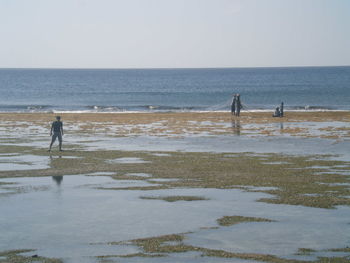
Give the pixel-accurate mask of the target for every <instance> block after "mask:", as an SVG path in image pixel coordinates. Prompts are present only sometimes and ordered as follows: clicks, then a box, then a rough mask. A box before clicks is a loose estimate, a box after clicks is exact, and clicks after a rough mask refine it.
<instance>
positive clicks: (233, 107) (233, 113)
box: [231, 94, 237, 115]
mask: <svg viewBox="0 0 350 263" xmlns="http://www.w3.org/2000/svg"><path fill="white" fill-rule="evenodd" d="M236 101H237V95H236V94H233V98H232V103H231V114H232V115H236Z"/></svg>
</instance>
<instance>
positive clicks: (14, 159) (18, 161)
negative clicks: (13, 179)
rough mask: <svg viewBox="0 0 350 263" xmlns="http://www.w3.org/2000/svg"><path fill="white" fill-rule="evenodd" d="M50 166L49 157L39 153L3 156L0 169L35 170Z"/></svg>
mask: <svg viewBox="0 0 350 263" xmlns="http://www.w3.org/2000/svg"><path fill="white" fill-rule="evenodd" d="M46 168H49V158H48V157H47V156H39V155H30V154H28V155H10V156H1V158H0V171H16V170H33V169H46Z"/></svg>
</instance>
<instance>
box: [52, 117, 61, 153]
mask: <svg viewBox="0 0 350 263" xmlns="http://www.w3.org/2000/svg"><path fill="white" fill-rule="evenodd" d="M50 136H52V139H51V143H50V148H49V152H50V151H51V147H52V145H53V143H54V142H55V141H56V138H58V142H59V150H60V151H62V136H63V123H62V122H61V117H60V116H56V121H54V122H53V123H52V125H51V130H50Z"/></svg>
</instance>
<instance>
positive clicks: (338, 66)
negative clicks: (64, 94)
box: [0, 64, 350, 70]
mask: <svg viewBox="0 0 350 263" xmlns="http://www.w3.org/2000/svg"><path fill="white" fill-rule="evenodd" d="M341 67H350V64H349V65H330V66H327V65H324V66H310V65H309V66H256V67H254V66H246V67H245V66H243V67H154V68H153V67H144V68H137V67H125V68H117V67H116V68H112V67H105V68H104V67H97V68H94V67H86V68H85V67H0V70H9V69H23V70H27V69H28V70H31V69H33V70H61V69H62V70H64V69H69V70H176V69H269V68H271V69H273V68H341Z"/></svg>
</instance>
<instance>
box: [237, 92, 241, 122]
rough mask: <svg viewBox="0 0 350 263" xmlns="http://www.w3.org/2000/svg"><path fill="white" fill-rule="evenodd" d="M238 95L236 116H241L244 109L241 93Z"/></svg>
mask: <svg viewBox="0 0 350 263" xmlns="http://www.w3.org/2000/svg"><path fill="white" fill-rule="evenodd" d="M236 97H237V98H236V116H238V117H239V114H240V113H241V109H242V103H241V95H239V94H237V95H236Z"/></svg>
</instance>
